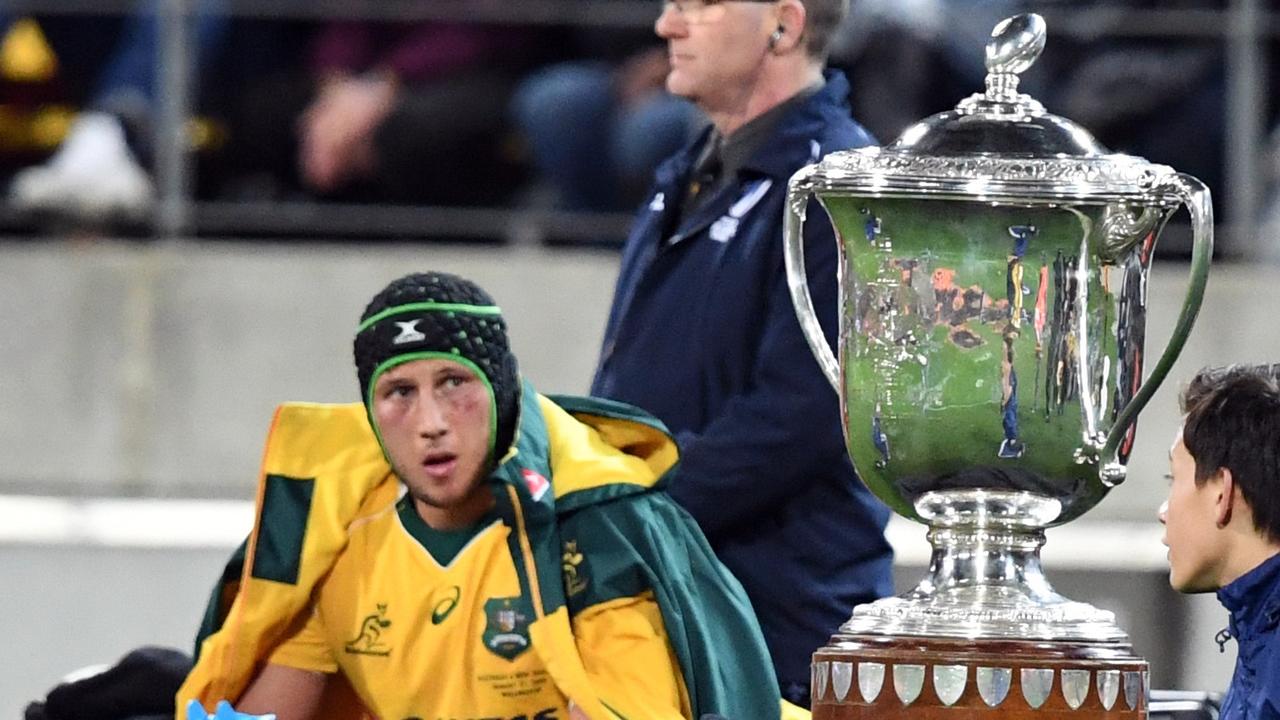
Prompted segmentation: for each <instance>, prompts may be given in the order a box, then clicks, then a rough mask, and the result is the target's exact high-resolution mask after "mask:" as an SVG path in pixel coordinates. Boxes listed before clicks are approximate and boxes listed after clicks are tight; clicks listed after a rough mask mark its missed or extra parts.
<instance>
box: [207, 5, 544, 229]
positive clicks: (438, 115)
mask: <svg viewBox="0 0 1280 720" xmlns="http://www.w3.org/2000/svg"><path fill="white" fill-rule="evenodd" d="M535 38H536V36H535V34H534V32H533V31H530V30H528V29H523V28H515V27H510V28H495V27H488V26H484V25H477V24H466V23H443V22H415V23H398V24H397V23H382V22H359V21H340V22H339V21H335V22H330V23H327V24H325V25H323V26H321V27H320V28H318V29H317V30H316V31H315V33H314V35H313V36H312V37H311V38H310V41H309V43H308V45H309V48H308V51H307V53H306V54H305V58H304V62H303V63H301V64H300V65H298V66H295V67H293V68H290V69H288V70H286V71H285V72H282V73H276V74H274V75H272V76H268V77H256V78H249V79H247V81H246V84H247V89H246V90H245V92H244V93H243V94H242V95H241V97H240V98H238V102H237V109H236V111H235V112H234V113H233V117H232V119H231V132H232V136H233V142H234V143H235V144H236V152H235V155H236V157H237V163H238V164H239V165H240V167H239V168H238V170H239V171H240V172H241V173H244V174H246V175H248V176H249V180H248V181H246V182H244V183H241V184H240V186H239V188H238V189H233V190H232V193H233V194H240V195H244V194H260V193H266V194H268V195H270V196H275V197H289V196H290V195H294V194H297V193H305V194H307V195H313V196H319V197H324V198H334V199H343V200H350V201H390V202H426V203H479V202H493V201H495V200H497V199H499V198H501V197H503V196H505V195H506V194H508V193H509V192H511V190H512V189H514V187H515V186H516V184H517V183H516V181H515V180H514V174H515V173H516V172H517V170H518V167H519V165H518V163H517V162H516V160H517V158H516V155H517V153H515V151H514V150H513V149H512V143H511V142H510V135H509V128H508V126H507V125H506V123H505V120H504V118H505V114H504V112H503V111H504V109H505V106H506V103H507V98H508V97H509V96H510V93H511V90H512V88H513V87H514V85H515V82H516V80H517V79H518V78H519V77H520V76H521V74H522V73H523V72H525V71H527V70H528V68H529V67H531V66H532V65H533V64H534V63H535V61H536V59H537V57H538V53H539V52H541V51H540V50H539V43H538V42H536V40H535Z"/></svg>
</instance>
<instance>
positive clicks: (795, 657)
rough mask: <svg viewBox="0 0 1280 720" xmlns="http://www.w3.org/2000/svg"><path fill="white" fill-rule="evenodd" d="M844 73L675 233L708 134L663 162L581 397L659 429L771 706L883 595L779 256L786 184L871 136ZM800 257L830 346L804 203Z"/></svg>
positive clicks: (819, 262)
mask: <svg viewBox="0 0 1280 720" xmlns="http://www.w3.org/2000/svg"><path fill="white" fill-rule="evenodd" d="M848 93H849V85H848V83H847V81H846V80H845V79H844V76H843V75H841V74H839V73H836V72H828V74H827V82H826V84H825V86H824V87H823V89H822V90H820V91H818V92H817V93H816V94H814V95H812V96H810V97H809V98H807V99H806V100H804V101H803V102H801V103H800V104H798V105H796V106H795V107H794V108H792V109H791V111H790V112H788V113H787V114H786V115H784V116H783V117H782V118H781V119H780V120H779V122H778V124H777V126H776V127H775V129H774V131H773V133H774V137H773V138H772V139H770V140H769V141H767V142H765V143H764V145H763V146H762V148H761V149H760V150H759V151H758V152H757V153H756V155H755V156H754V157H753V158H752V159H751V160H750V161H749V162H747V163H746V164H745V166H744V167H743V168H742V169H741V170H740V171H739V173H738V177H737V182H736V183H730V184H729V185H728V187H726V188H724V189H723V190H722V191H720V192H719V193H718V194H717V195H715V196H713V197H711V198H708V199H706V200H705V201H704V202H703V203H702V205H701V206H700V207H699V209H698V210H697V211H696V212H694V213H693V214H692V215H690V216H689V217H685V218H683V219H682V220H681V221H680V222H679V225H678V226H676V223H675V218H676V217H677V216H678V203H679V202H680V198H682V197H683V196H684V193H685V187H686V185H687V184H688V180H689V174H690V172H691V170H692V166H693V164H694V162H695V160H696V158H697V157H698V155H699V152H700V150H701V149H702V147H703V145H704V144H705V143H706V142H707V139H708V137H709V133H705V134H704V135H703V136H702V137H701V138H699V139H698V140H697V141H695V142H694V143H693V144H692V145H691V146H690V147H688V148H686V149H685V150H683V151H681V152H680V153H678V154H676V155H675V156H674V157H672V158H670V159H668V160H667V161H666V162H664V163H663V164H662V165H661V166H660V167H659V168H658V170H657V173H656V185H655V187H654V189H653V192H652V193H650V195H649V197H650V200H649V201H648V203H647V206H646V207H645V209H643V210H642V211H641V214H640V216H639V218H638V219H637V221H636V223H635V226H634V228H633V229H632V232H631V235H630V237H629V238H628V240H627V244H626V246H625V248H624V249H623V256H622V269H621V271H620V275H619V277H618V284H617V288H616V290H615V295H614V299H613V307H612V310H611V311H610V314H609V324H608V327H607V330H606V332H605V341H604V349H603V353H602V356H601V359H600V365H599V367H598V369H597V371H596V378H595V383H594V385H593V387H592V394H595V395H600V396H603V397H608V398H613V399H616V400H622V401H624V402H628V403H632V404H634V405H638V406H640V407H643V408H645V409H646V410H648V411H650V412H651V413H653V414H654V415H656V416H658V417H659V418H660V419H661V420H662V421H663V422H665V423H666V424H667V426H668V427H669V428H671V430H672V431H673V432H674V434H675V435H676V438H677V440H679V441H680V446H681V464H680V466H679V468H678V470H677V474H676V476H675V477H674V479H673V481H672V483H671V486H670V491H671V494H672V495H673V496H674V497H675V498H676V500H677V501H678V502H680V503H681V504H682V505H684V507H685V508H686V509H688V511H689V512H690V513H691V514H692V515H693V516H694V518H695V519H697V521H698V523H699V524H700V525H701V526H702V529H703V531H704V532H705V533H706V535H707V538H708V539H709V540H710V541H711V545H712V547H713V548H714V549H715V550H716V553H717V554H718V555H719V556H720V559H721V560H722V561H723V562H724V564H725V565H727V566H728V567H729V569H730V570H732V571H733V573H734V574H735V575H737V576H738V578H739V579H740V580H741V581H742V584H743V585H744V586H745V587H746V590H747V595H748V596H749V597H750V598H751V601H752V603H753V604H754V606H755V610H756V613H757V614H758V615H759V618H760V624H761V625H762V626H763V628H764V634H765V641H766V642H767V643H768V645H769V650H770V652H771V653H772V654H773V658H774V665H775V667H776V668H777V670H778V678H779V681H780V683H781V685H782V688H783V695H784V696H786V697H789V698H799V699H802V700H803V699H804V698H805V696H806V693H807V690H808V685H809V661H810V656H811V655H812V653H813V651H814V650H816V649H817V648H819V647H821V646H822V645H825V644H826V642H827V640H828V639H829V638H830V636H831V633H832V632H833V631H835V630H836V628H837V627H838V626H839V625H840V624H841V623H842V622H844V621H845V620H847V619H848V617H849V613H850V611H851V610H852V608H853V606H854V605H855V604H857V603H862V602H866V601H868V600H872V599H875V598H878V597H883V596H885V595H887V594H890V593H891V592H892V579H891V577H890V569H891V566H892V560H893V558H892V551H891V550H890V548H889V545H888V543H887V542H886V541H885V539H884V525H885V522H886V521H887V520H888V515H889V511H888V509H887V508H886V507H885V506H884V505H882V504H881V503H880V502H879V501H878V500H877V499H875V497H873V496H872V495H871V494H870V493H869V492H868V491H867V489H866V487H865V486H863V484H862V483H861V482H860V481H859V480H858V478H857V475H855V473H854V471H853V466H852V464H851V463H850V462H849V459H848V456H847V454H846V452H845V447H844V439H843V437H842V435H841V429H840V428H841V424H840V411H839V400H838V398H837V396H836V393H835V391H834V390H832V388H831V386H830V385H829V384H828V383H827V380H826V378H825V376H824V375H823V374H822V371H821V369H820V368H819V367H818V364H817V361H816V360H814V358H813V356H812V354H811V353H810V351H809V347H808V345H806V343H805V340H804V337H803V335H802V334H801V330H800V325H799V322H798V321H797V320H796V315H795V310H793V309H792V305H791V300H790V297H789V295H788V291H787V282H786V271H785V269H784V267H783V259H782V254H783V253H782V217H783V214H782V208H783V201H784V199H785V197H786V190H787V180H788V179H790V177H791V175H792V174H793V173H794V172H795V171H796V170H798V169H800V168H801V167H802V166H804V165H806V164H809V163H812V162H815V161H817V160H818V159H819V158H820V157H821V156H822V155H825V154H826V153H829V152H831V151H833V150H841V149H845V148H851V147H859V146H863V145H868V144H871V143H872V142H873V140H872V138H871V137H870V136H869V135H868V134H867V132H866V131H865V130H863V129H862V127H861V126H859V125H858V124H857V123H855V122H854V121H853V120H852V119H851V118H850V115H849V108H848V105H847V104H846V97H847V95H848ZM808 217H809V218H810V220H809V222H808V223H806V225H805V256H806V262H807V265H808V271H809V282H810V284H811V288H812V291H813V299H814V304H815V305H816V306H817V308H818V309H819V315H820V320H821V322H822V326H823V329H824V331H825V332H826V335H827V339H828V341H829V342H833V341H834V339H835V334H836V326H837V323H836V313H837V308H836V304H837V287H836V267H837V264H838V262H839V254H838V251H837V247H836V242H835V239H834V237H833V233H832V229H831V224H830V221H829V220H827V217H826V213H825V212H824V211H823V210H822V209H821V208H820V207H819V206H818V204H817V203H816V201H815V202H813V203H811V204H810V208H809V214H808Z"/></svg>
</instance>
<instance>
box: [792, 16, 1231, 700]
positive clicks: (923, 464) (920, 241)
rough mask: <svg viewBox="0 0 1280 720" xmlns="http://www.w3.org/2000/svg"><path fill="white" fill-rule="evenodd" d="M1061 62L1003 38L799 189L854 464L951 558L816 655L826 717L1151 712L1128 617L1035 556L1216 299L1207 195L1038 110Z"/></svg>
mask: <svg viewBox="0 0 1280 720" xmlns="http://www.w3.org/2000/svg"><path fill="white" fill-rule="evenodd" d="M1044 44H1045V25H1044V21H1043V20H1042V19H1041V18H1040V17H1039V16H1038V15H1033V14H1029V15H1019V16H1016V17H1013V18H1009V19H1007V20H1005V21H1003V22H1002V23H1000V24H999V25H998V26H997V27H996V29H995V31H994V32H993V33H992V39H991V41H990V43H989V44H988V46H987V53H986V63H987V68H988V71H989V73H990V74H989V75H988V76H987V90H986V92H985V93H982V94H977V95H974V96H973V97H970V98H968V99H966V100H964V101H963V102H961V103H960V104H959V106H958V107H957V108H956V109H955V110H953V111H950V112H945V113H941V114H939V115H936V116H934V117H931V118H929V119H927V120H925V121H923V122H921V123H919V124H917V125H915V126H913V127H911V128H909V129H907V130H906V132H904V133H903V135H902V137H900V138H899V139H898V140H897V141H896V142H894V143H893V144H892V145H889V146H887V147H884V148H865V149H861V150H854V151H849V152H842V153H835V154H833V155H830V156H828V157H827V158H826V159H825V160H823V161H822V162H821V163H818V164H816V165H812V166H809V167H807V168H805V169H803V170H801V171H800V172H799V173H797V174H796V175H795V177H794V178H793V179H792V181H791V187H790V196H789V198H788V209H787V229H786V240H787V258H786V259H787V270H788V276H789V277H788V280H789V282H790V285H791V292H792V298H793V300H794V301H795V305H796V311H797V315H798V316H799V318H800V322H801V325H802V326H803V327H804V329H805V334H806V335H807V337H808V340H809V343H810V346H811V347H812V349H813V352H814V354H815V355H816V356H817V357H818V360H819V362H820V363H821V364H822V366H823V369H824V370H825V372H826V374H827V376H828V377H829V378H830V380H831V382H832V384H833V385H834V386H835V387H836V390H837V392H839V394H840V397H841V402H842V406H843V411H844V412H843V420H844V429H845V438H846V443H847V445H848V449H849V453H850V455H851V456H852V458H853V462H854V465H855V467H856V468H857V470H858V472H859V474H860V475H861V477H862V479H863V481H864V482H866V484H867V485H868V486H869V487H870V488H871V489H872V491H873V492H875V494H876V495H877V496H878V497H879V498H880V499H881V500H883V501H884V502H885V503H887V504H888V505H889V506H890V507H891V508H893V509H894V510H895V511H897V512H898V513H900V514H902V515H904V516H906V517H908V518H911V519H914V520H917V521H920V522H922V523H924V524H926V525H928V527H929V532H928V537H929V540H930V542H931V543H932V546H933V551H932V552H933V554H932V559H931V562H930V568H929V573H928V575H927V576H926V577H925V579H924V580H923V581H921V582H920V584H919V585H918V586H916V588H915V589H914V590H912V591H911V592H909V593H906V594H905V595H902V596H899V597H895V598H887V599H884V600H880V601H877V602H874V603H870V604H867V605H862V606H859V607H857V608H855V609H854V610H853V616H852V618H850V620H849V621H848V622H846V623H845V624H844V625H843V626H841V628H840V629H839V630H838V631H837V632H836V634H835V635H834V636H833V637H832V639H831V642H830V644H829V645H828V646H826V647H824V648H821V649H819V650H818V651H817V652H816V653H815V654H814V659H813V678H812V681H813V685H812V692H813V709H814V716H815V717H816V718H861V717H876V718H884V717H897V716H900V715H911V716H913V717H916V716H922V715H921V714H923V716H935V715H936V716H938V717H941V716H943V715H951V716H955V713H960V715H959V716H969V715H971V714H974V713H977V712H983V713H986V712H995V713H1014V714H1019V715H1020V716H1022V715H1025V716H1029V714H1030V713H1037V714H1038V713H1051V714H1052V713H1056V714H1059V715H1061V714H1070V715H1072V716H1077V715H1089V716H1100V715H1102V714H1106V715H1107V716H1109V717H1111V716H1114V717H1124V718H1130V717H1133V718H1136V717H1140V716H1144V715H1145V714H1146V700H1145V697H1146V694H1147V690H1148V688H1147V665H1146V662H1145V661H1144V660H1143V659H1142V658H1140V657H1138V656H1136V655H1135V654H1134V652H1133V649H1132V647H1131V646H1130V644H1129V640H1128V637H1127V636H1126V635H1125V633H1124V632H1123V631H1122V630H1121V629H1120V628H1119V627H1117V626H1116V624H1115V619H1114V615H1113V614H1112V613H1110V612H1107V611H1103V610H1100V609H1098V608H1094V607H1092V606H1090V605H1087V604H1084V603H1079V602H1073V601H1071V600H1068V599H1066V598H1064V597H1062V596H1061V595H1059V594H1057V593H1056V592H1054V590H1053V588H1052V587H1051V586H1050V584H1049V582H1048V581H1047V580H1046V578H1045V576H1044V574H1043V573H1042V571H1041V567H1040V556H1039V552H1040V547H1041V545H1043V543H1044V530H1045V528H1047V527H1050V526H1053V525H1057V524H1061V523H1065V522H1068V521H1070V520H1073V519H1075V518H1077V517H1079V516H1080V515H1081V514H1083V513H1084V512H1085V511H1087V510H1089V509H1090V508H1092V507H1093V506H1094V505H1096V504H1097V503H1098V502H1099V501H1100V500H1101V499H1102V498H1103V496H1104V495H1106V494H1107V491H1108V490H1109V489H1110V488H1112V487H1114V486H1115V485H1117V484H1119V483H1120V482H1122V481H1123V480H1124V477H1125V463H1126V461H1127V460H1128V456H1129V450H1130V448H1131V445H1132V442H1133V437H1134V430H1135V422H1134V421H1135V418H1136V416H1137V414H1138V412H1139V411H1140V410H1141V409H1142V407H1143V406H1144V405H1145V404H1146V402H1147V401H1148V399H1150V397H1151V395H1152V393H1154V392H1155V390H1156V388H1157V387H1158V386H1159V384H1160V383H1161V381H1163V380H1164V378H1165V376H1166V375H1167V374H1168V371H1169V369H1170V367H1171V366H1172V364H1173V361H1174V359H1175V358H1176V357H1177V355H1178V353H1179V352H1180V351H1181V349H1182V346H1183V344H1184V342H1185V341H1186V338H1187V335H1188V334H1189V332H1190V330H1191V326H1192V324H1193V322H1194V320H1195V316H1196V313H1197V312H1198V310H1199V307H1200V301H1201V298H1202V296H1203V292H1204V285H1205V281H1206V278H1207V275H1208V268H1209V257H1210V255H1211V251H1212V242H1213V240H1212V224H1213V219H1212V214H1211V209H1210V203H1209V192H1208V190H1207V189H1206V188H1205V187H1204V186H1203V185H1202V184H1201V183H1200V182H1199V181H1197V180H1196V179H1194V178H1192V177H1189V176H1186V175H1182V174H1178V173H1176V172H1175V171H1174V170H1172V169H1171V168H1168V167H1165V166H1161V165H1154V164H1151V163H1148V162H1146V161H1145V160H1142V159H1141V158H1136V157H1130V156H1125V155H1118V154H1112V153H1109V152H1108V151H1107V150H1105V149H1104V148H1103V147H1101V146H1100V145H1099V144H1098V143H1097V141H1096V140H1094V138H1093V137H1092V136H1091V135H1090V134H1089V133H1088V132H1087V131H1085V130H1084V129H1083V128H1081V127H1079V126H1078V125H1075V124H1074V123H1072V122H1070V121H1069V120H1065V119H1063V118H1060V117H1057V116H1055V115H1051V114H1049V113H1047V112H1045V110H1044V108H1043V107H1042V106H1041V105H1040V104H1039V103H1038V102H1036V101H1035V100H1033V99H1032V98H1030V97H1028V96H1027V95H1025V94H1020V93H1019V92H1018V91H1017V85H1018V73H1020V72H1022V71H1024V70H1025V69H1026V68H1028V67H1029V66H1030V65H1031V64H1032V63H1033V62H1035V60H1036V58H1037V57H1038V56H1039V54H1040V52H1041V50H1043V48H1044ZM811 195H812V196H816V198H817V199H818V201H819V202H820V203H821V205H822V207H823V209H824V210H825V211H826V213H827V214H828V215H829V216H830V218H831V222H832V223H833V225H834V226H835V228H836V232H837V237H838V242H839V243H840V245H841V250H842V258H843V260H842V268H841V269H842V272H841V275H840V277H841V281H840V282H841V287H840V291H841V305H842V312H841V326H840V343H839V346H840V347H839V351H840V358H839V360H838V361H837V359H836V357H835V355H834V354H833V353H832V351H831V349H830V347H829V346H828V345H827V343H826V341H825V340H824V337H823V334H822V329H821V327H820V326H819V325H818V322H817V319H816V317H815V315H814V313H813V307H812V302H811V300H810V296H809V291H808V286H807V284H806V278H805V276H804V256H803V252H804V250H803V245H802V240H801V238H802V234H801V229H802V225H803V223H804V220H805V218H804V215H805V210H806V208H807V207H808V206H809V203H810V196H811ZM1182 206H1186V208H1187V209H1188V211H1189V213H1190V216H1191V222H1192V226H1193V230H1194V250H1193V262H1192V270H1191V277H1190V281H1189V287H1188V291H1187V298H1186V301H1185V303H1184V305H1183V307H1182V310H1181V314H1180V316H1179V319H1178V322H1177V324H1176V328H1175V330H1174V332H1173V335H1172V338H1171V339H1170V341H1169V343H1168V345H1167V346H1166V348H1165V349H1164V351H1163V353H1162V354H1161V355H1160V356H1159V359H1158V361H1157V362H1156V363H1155V364H1154V367H1153V368H1152V369H1151V372H1150V375H1149V377H1147V379H1146V380H1145V381H1143V379H1142V378H1143V366H1144V365H1145V364H1148V363H1147V362H1146V353H1145V352H1144V347H1143V343H1144V333H1145V313H1146V294H1147V293H1146V282H1147V274H1148V271H1149V269H1150V265H1151V261H1152V250H1153V247H1154V244H1155V241H1156V237H1157V235H1158V234H1159V232H1160V230H1161V229H1162V228H1163V226H1164V224H1165V223H1166V222H1167V220H1168V219H1169V218H1170V216H1172V215H1173V213H1174V212H1175V211H1176V210H1177V209H1178V208H1179V207H1182ZM833 542H838V539H836V538H833ZM833 551H837V552H838V548H833Z"/></svg>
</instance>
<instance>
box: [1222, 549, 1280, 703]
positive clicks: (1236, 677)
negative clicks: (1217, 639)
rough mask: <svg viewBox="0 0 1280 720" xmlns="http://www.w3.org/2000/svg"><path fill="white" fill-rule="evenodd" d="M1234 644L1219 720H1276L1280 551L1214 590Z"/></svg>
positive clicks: (1279, 698) (1279, 679)
mask: <svg viewBox="0 0 1280 720" xmlns="http://www.w3.org/2000/svg"><path fill="white" fill-rule="evenodd" d="M1218 600H1220V601H1221V602H1222V604H1223V605H1224V606H1226V608H1227V610H1229V611H1230V612H1231V626H1230V627H1231V636H1232V637H1234V638H1235V639H1236V643H1237V644H1238V645H1239V652H1238V654H1237V655H1236V669H1235V673H1234V674H1233V675H1232V676H1231V687H1230V688H1229V689H1228V690H1227V696H1226V698H1225V699H1224V700H1223V701H1222V713H1221V715H1220V716H1219V718H1220V720H1280V555H1274V556H1272V557H1271V558H1270V559H1269V560H1267V561H1265V562H1263V563H1262V564H1261V565H1259V566H1258V567H1256V568H1254V569H1252V570H1250V571H1249V572H1247V573H1245V574H1244V575H1242V576H1240V577H1239V578H1237V579H1236V580H1235V581H1234V582H1232V583H1231V584H1230V585H1227V586H1226V587H1224V588H1222V589H1221V590H1219V591H1218Z"/></svg>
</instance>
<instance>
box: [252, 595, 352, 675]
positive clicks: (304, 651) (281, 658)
mask: <svg viewBox="0 0 1280 720" xmlns="http://www.w3.org/2000/svg"><path fill="white" fill-rule="evenodd" d="M267 662H268V663H271V664H275V665H284V666H286V667H291V668H297V669H299V670H310V671H312V672H322V673H335V672H337V671H338V662H337V660H335V659H334V657H333V651H332V649H331V648H330V647H329V643H328V642H327V641H326V640H325V633H324V621H323V620H322V619H321V617H320V611H319V609H318V608H315V607H314V606H313V607H312V608H311V611H310V612H306V613H302V614H301V615H300V616H299V617H298V619H296V620H295V621H294V623H293V627H292V628H290V630H289V634H288V635H287V636H286V637H285V639H284V641H283V642H281V643H280V644H279V645H278V646H276V648H275V649H274V650H272V651H271V654H270V655H269V656H268V657H267Z"/></svg>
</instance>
